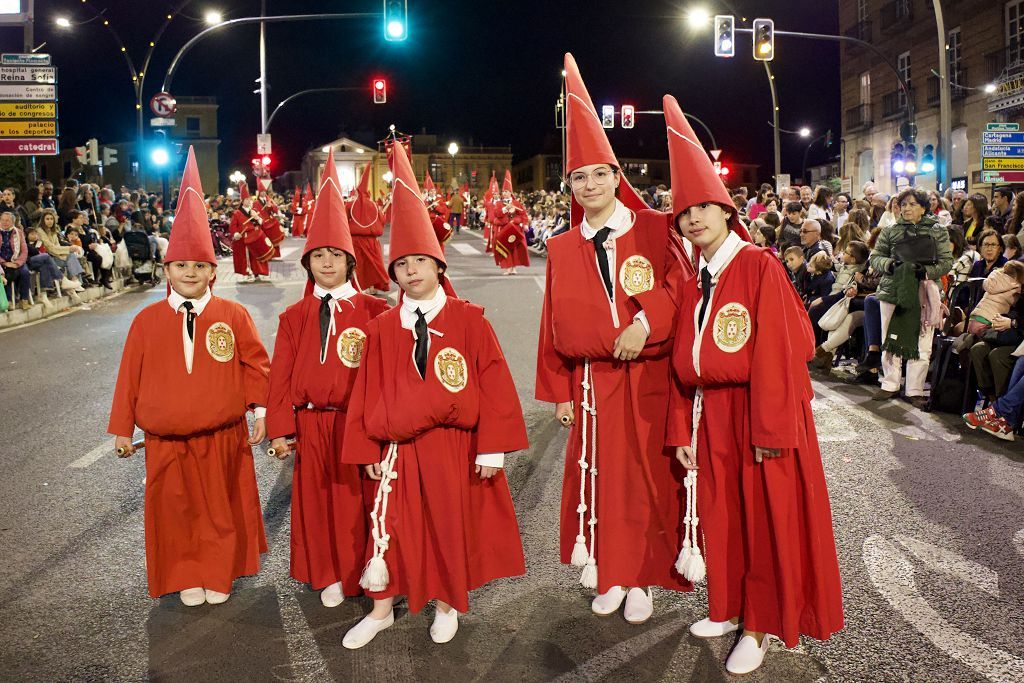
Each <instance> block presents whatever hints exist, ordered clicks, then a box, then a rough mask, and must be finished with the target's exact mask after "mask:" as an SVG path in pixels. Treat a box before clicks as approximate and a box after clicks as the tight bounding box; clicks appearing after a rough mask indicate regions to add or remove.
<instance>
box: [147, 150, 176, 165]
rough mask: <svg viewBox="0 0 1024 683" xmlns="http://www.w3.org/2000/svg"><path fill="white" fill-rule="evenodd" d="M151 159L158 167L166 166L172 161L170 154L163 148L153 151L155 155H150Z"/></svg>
mask: <svg viewBox="0 0 1024 683" xmlns="http://www.w3.org/2000/svg"><path fill="white" fill-rule="evenodd" d="M149 158H150V159H152V160H153V163H154V164H156V165H157V166H166V165H167V162H169V161H170V160H171V155H170V154H168V153H167V150H166V149H164V148H163V147H157V148H156V149H154V150H153V153H152V154H150V157H149Z"/></svg>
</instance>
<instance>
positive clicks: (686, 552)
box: [676, 539, 693, 576]
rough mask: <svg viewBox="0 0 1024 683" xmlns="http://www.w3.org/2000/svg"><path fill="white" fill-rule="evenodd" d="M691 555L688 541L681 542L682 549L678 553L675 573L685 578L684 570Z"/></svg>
mask: <svg viewBox="0 0 1024 683" xmlns="http://www.w3.org/2000/svg"><path fill="white" fill-rule="evenodd" d="M692 554H693V551H692V550H691V549H690V539H686V540H685V541H683V548H682V550H680V551H679V557H678V558H677V559H676V571H677V572H679V573H680V574H682V575H683V576H686V570H687V567H688V563H689V562H690V557H691V555H692Z"/></svg>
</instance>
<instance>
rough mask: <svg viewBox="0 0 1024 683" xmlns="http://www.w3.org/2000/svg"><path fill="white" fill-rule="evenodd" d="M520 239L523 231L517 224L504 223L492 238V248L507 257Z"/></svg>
mask: <svg viewBox="0 0 1024 683" xmlns="http://www.w3.org/2000/svg"><path fill="white" fill-rule="evenodd" d="M522 240H523V232H522V231H521V230H520V229H519V228H518V227H517V226H515V225H513V224H509V225H506V226H505V227H504V228H502V229H501V230H500V231H499V232H498V237H497V239H495V240H494V250H495V251H496V252H497V253H498V255H499V256H501V257H502V258H508V256H509V254H511V253H512V251H513V250H514V249H515V248H516V247H517V246H518V243H519V242H520V241H522Z"/></svg>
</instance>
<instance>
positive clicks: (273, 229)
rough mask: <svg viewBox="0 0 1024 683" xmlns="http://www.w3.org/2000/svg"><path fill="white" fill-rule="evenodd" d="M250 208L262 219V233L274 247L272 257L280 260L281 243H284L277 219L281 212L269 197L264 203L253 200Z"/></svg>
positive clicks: (279, 222) (282, 232) (282, 231)
mask: <svg viewBox="0 0 1024 683" xmlns="http://www.w3.org/2000/svg"><path fill="white" fill-rule="evenodd" d="M252 207H253V208H254V209H256V210H257V211H258V212H259V214H260V218H262V219H263V225H262V228H263V232H265V233H266V234H267V237H269V238H270V241H271V243H273V245H274V257H275V258H281V246H280V245H281V242H284V238H285V234H284V229H282V228H281V221H280V220H279V219H278V214H279V213H280V212H281V210H280V209H278V208H277V204H275V203H274V202H273V201H272V200H271V199H270V198H269V197H267V200H266V202H264V201H262V200H260V199H259V198H256V199H253V201H252Z"/></svg>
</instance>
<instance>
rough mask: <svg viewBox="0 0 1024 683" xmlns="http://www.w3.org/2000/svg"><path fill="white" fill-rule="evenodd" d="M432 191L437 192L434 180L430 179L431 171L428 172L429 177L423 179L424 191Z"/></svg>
mask: <svg viewBox="0 0 1024 683" xmlns="http://www.w3.org/2000/svg"><path fill="white" fill-rule="evenodd" d="M431 190H433V191H436V190H437V188H436V187H434V179H433V178H431V177H430V171H427V177H426V178H424V179H423V191H424V192H430V191H431Z"/></svg>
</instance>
